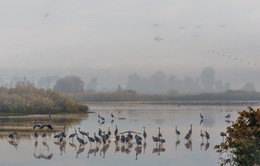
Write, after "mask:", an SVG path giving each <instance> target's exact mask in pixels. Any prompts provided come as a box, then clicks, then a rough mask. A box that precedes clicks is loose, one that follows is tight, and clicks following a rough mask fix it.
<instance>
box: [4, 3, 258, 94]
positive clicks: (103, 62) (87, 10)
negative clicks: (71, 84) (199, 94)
mask: <svg viewBox="0 0 260 166" xmlns="http://www.w3.org/2000/svg"><path fill="white" fill-rule="evenodd" d="M0 13H1V14H0V20H1V22H0V45H1V49H0V56H1V60H0V70H2V69H13V68H15V69H25V70H41V71H42V72H43V74H44V71H45V70H47V69H50V68H58V69H59V70H62V71H64V72H70V70H71V71H72V70H73V69H75V68H81V69H85V70H86V71H89V72H86V73H91V77H94V76H100V77H102V76H103V77H104V78H113V80H116V79H115V78H116V77H118V78H127V76H128V74H129V73H133V72H137V73H140V74H143V75H146V74H151V73H154V72H155V71H156V70H161V71H163V72H165V73H166V74H169V75H170V74H174V75H176V76H178V77H183V76H185V75H187V76H191V77H193V76H194V77H197V76H199V74H200V72H201V70H202V69H203V68H204V67H207V66H211V67H213V68H214V69H215V71H216V77H217V79H221V80H223V81H229V82H231V84H232V85H233V86H235V87H239V86H242V85H243V84H245V83H246V82H253V83H254V84H255V86H256V87H257V89H258V90H260V86H258V84H260V78H259V75H260V56H259V55H258V54H259V52H260V1H259V0H228V1H227V0H160V1H159V0H95V1H93V0H18V1H17V0H0ZM213 50H214V51H213ZM99 79H101V80H102V78H99ZM125 81H126V80H125ZM119 83H120V82H119Z"/></svg>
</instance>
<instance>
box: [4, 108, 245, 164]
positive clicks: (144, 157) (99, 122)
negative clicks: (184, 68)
mask: <svg viewBox="0 0 260 166" xmlns="http://www.w3.org/2000/svg"><path fill="white" fill-rule="evenodd" d="M156 107H157V106H156ZM163 107H165V106H163ZM90 108H91V107H90ZM93 108H94V109H93V110H92V111H94V112H95V113H91V114H89V115H52V116H51V118H52V119H51V125H52V126H53V130H50V129H40V128H36V129H35V131H36V132H37V134H38V137H35V134H34V129H33V126H34V125H35V124H36V123H37V124H46V123H48V122H49V117H48V115H44V116H26V117H5V118H0V123H1V126H2V127H0V131H1V132H0V145H1V146H2V147H3V148H4V149H5V153H3V152H1V155H0V156H3V158H4V159H5V163H9V164H10V165H16V164H11V163H12V160H13V158H14V156H20V157H19V158H17V159H16V160H17V161H16V163H24V160H23V158H27V159H28V158H29V159H30V157H28V154H30V155H31V154H33V155H32V156H31V162H32V163H35V162H36V161H34V160H33V159H45V160H51V161H52V162H53V164H51V165H55V164H57V165H61V164H60V163H59V162H61V160H62V162H65V163H67V164H71V165H72V164H79V165H82V164H83V163H85V164H86V163H88V162H89V163H90V165H94V164H97V165H104V164H106V165H114V164H115V161H114V160H113V159H116V164H117V165H120V164H124V165H133V163H132V161H133V160H134V161H135V160H138V162H139V163H140V164H139V165H148V164H149V165H160V163H161V162H162V161H163V162H164V163H165V165H172V161H175V163H176V165H218V163H217V162H218V154H217V153H216V152H215V150H214V149H213V148H212V146H210V144H213V145H215V144H217V143H218V142H220V141H221V140H222V137H220V136H219V133H220V131H223V130H225V128H226V126H227V125H228V122H227V121H232V120H234V119H236V116H237V115H236V111H241V110H242V109H243V108H241V107H238V108H239V109H238V108H237V107H234V108H233V107H229V108H226V107H223V108H221V107H213V106H199V107H198V106H196V107H192V106H187V107H185V106H178V107H177V106H169V108H167V109H159V110H157V109H150V108H151V107H150V106H149V107H148V108H149V109H145V108H143V106H142V107H141V108H137V107H135V109H131V108H129V109H113V108H110V109H108V110H106V109H103V107H102V109H98V108H95V107H93ZM157 108H159V107H157ZM226 109H230V110H236V111H233V112H230V114H231V116H230V117H229V118H228V119H227V118H225V116H226V112H225V111H223V110H226ZM111 112H113V116H114V117H112V115H111ZM201 112H203V118H201V117H200V113H201ZM191 124H192V125H191ZM177 126H178V129H177ZM64 127H65V129H64ZM144 127H145V128H144ZM15 130H17V131H18V134H17V137H16V138H14V139H11V138H8V135H9V134H10V133H11V132H13V131H15ZM79 131H82V132H85V133H86V135H82V134H81V133H80V132H79ZM201 131H208V133H209V134H210V138H209V139H206V137H205V134H201ZM62 132H64V133H63V134H61V133H62ZM178 132H179V133H178ZM75 133H77V135H78V137H79V138H80V139H82V140H83V141H84V142H85V144H81V143H79V142H78V140H77V139H76V138H77V136H76V134H75ZM87 133H88V134H87ZM144 133H146V134H144ZM73 134H74V137H72V136H71V137H69V136H70V135H73ZM43 135H44V137H43ZM61 135H64V137H61ZM117 135H118V136H119V137H116V136H117ZM185 135H188V136H187V138H186V139H184V137H186V136H185ZM54 136H56V137H57V138H54ZM93 136H94V137H93ZM75 137H76V138H75ZM92 137H93V140H94V141H95V142H90V138H92ZM153 137H154V138H156V139H157V140H156V139H153ZM7 142H8V143H7ZM18 144H19V148H18ZM12 149H15V152H14V151H13V150H12ZM24 152H26V153H24ZM52 159H55V160H52ZM75 159H77V160H75ZM79 159H80V160H79ZM84 159H85V160H84ZM100 159H102V160H100ZM110 159H112V160H110ZM1 162H2V160H0V164H1ZM212 162H213V163H212ZM37 165H45V164H44V160H37Z"/></svg>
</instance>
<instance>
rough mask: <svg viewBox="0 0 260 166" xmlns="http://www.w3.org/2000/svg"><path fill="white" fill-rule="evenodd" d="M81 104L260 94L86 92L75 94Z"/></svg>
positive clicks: (250, 98) (239, 97)
mask: <svg viewBox="0 0 260 166" xmlns="http://www.w3.org/2000/svg"><path fill="white" fill-rule="evenodd" d="M74 98H75V99H76V100H77V101H80V102H127V101H259V100H260V93H259V92H254V91H244V90H237V91H233V90H228V91H225V92H219V93H201V94H192V95H144V94H138V93H136V92H135V91H132V90H128V91H123V90H122V91H115V92H95V91H85V92H84V93H79V94H75V95H74Z"/></svg>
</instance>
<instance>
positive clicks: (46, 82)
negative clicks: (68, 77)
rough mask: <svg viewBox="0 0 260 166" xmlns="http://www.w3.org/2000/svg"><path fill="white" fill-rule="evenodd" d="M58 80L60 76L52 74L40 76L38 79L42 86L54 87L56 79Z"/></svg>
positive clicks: (39, 84)
mask: <svg viewBox="0 0 260 166" xmlns="http://www.w3.org/2000/svg"><path fill="white" fill-rule="evenodd" d="M57 80H58V76H55V75H54V76H51V75H47V76H43V77H40V79H39V80H38V86H39V87H40V88H47V89H48V88H53V86H54V85H55V83H56V81H57Z"/></svg>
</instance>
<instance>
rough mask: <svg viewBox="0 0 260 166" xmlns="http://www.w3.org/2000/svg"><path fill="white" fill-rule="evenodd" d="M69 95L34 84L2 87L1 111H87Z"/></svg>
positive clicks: (0, 89) (34, 112)
mask: <svg viewBox="0 0 260 166" xmlns="http://www.w3.org/2000/svg"><path fill="white" fill-rule="evenodd" d="M87 111H88V107H87V106H86V105H82V104H80V103H78V102H76V101H75V100H73V99H72V98H70V97H69V96H68V95H65V94H63V93H61V92H57V91H55V90H51V89H48V90H45V89H38V88H36V87H34V86H33V85H29V84H22V83H18V84H16V85H15V87H10V88H6V87H0V112H1V113H9V114H13V113H15V114H36V113H37V114H38V113H40V114H48V113H73V112H87Z"/></svg>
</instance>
